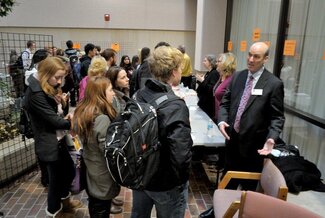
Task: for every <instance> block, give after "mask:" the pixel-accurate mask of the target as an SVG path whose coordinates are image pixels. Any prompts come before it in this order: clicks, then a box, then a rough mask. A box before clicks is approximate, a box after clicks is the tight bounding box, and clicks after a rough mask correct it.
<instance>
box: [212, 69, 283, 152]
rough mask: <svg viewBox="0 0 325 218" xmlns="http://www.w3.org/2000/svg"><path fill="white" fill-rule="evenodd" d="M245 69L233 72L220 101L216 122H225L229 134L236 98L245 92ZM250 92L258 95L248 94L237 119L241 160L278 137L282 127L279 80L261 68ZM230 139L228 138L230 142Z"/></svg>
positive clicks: (236, 103)
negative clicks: (241, 112)
mask: <svg viewBox="0 0 325 218" xmlns="http://www.w3.org/2000/svg"><path fill="white" fill-rule="evenodd" d="M247 75H248V70H243V71H240V72H236V73H235V74H234V75H233V79H232V81H231V82H230V85H229V87H228V89H227V91H226V93H225V95H224V97H223V99H222V101H221V104H220V110H219V117H218V123H219V122H221V121H225V122H227V123H228V124H229V125H230V128H228V129H227V131H228V134H230V135H231V131H234V130H233V125H234V122H235V118H236V114H237V110H238V107H239V103H240V99H241V96H242V94H243V91H244V89H245V84H246V79H247ZM254 89H262V90H263V93H262V95H251V96H250V98H249V100H248V102H247V105H246V107H245V110H244V112H243V114H242V116H241V120H240V130H239V133H238V134H239V149H240V151H239V152H240V154H241V155H243V156H244V157H250V156H252V155H257V151H256V150H257V149H261V148H262V147H263V146H264V143H265V141H266V140H267V139H268V138H272V139H274V140H275V141H276V140H277V139H278V138H279V135H280V133H281V131H282V128H283V125H284V120H285V118H284V106H283V99H284V89H283V83H282V81H281V80H280V79H279V78H277V77H276V76H274V75H273V74H271V73H270V72H269V71H268V70H266V69H264V71H263V73H262V75H261V76H260V78H259V80H258V81H257V83H256V85H255V87H254ZM230 140H231V139H230Z"/></svg>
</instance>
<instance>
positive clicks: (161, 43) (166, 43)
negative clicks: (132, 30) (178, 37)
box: [155, 42, 170, 49]
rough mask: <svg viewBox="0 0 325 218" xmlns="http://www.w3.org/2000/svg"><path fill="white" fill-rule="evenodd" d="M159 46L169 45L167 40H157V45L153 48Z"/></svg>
mask: <svg viewBox="0 0 325 218" xmlns="http://www.w3.org/2000/svg"><path fill="white" fill-rule="evenodd" d="M160 46H167V47H168V46H170V44H169V43H168V42H158V43H157V45H156V46H155V49H156V48H158V47H160Z"/></svg>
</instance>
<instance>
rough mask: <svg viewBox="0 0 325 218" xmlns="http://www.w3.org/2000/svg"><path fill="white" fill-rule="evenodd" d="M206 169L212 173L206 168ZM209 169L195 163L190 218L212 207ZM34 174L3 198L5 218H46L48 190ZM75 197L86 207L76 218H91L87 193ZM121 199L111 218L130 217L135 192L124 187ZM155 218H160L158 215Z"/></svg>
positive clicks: (0, 204)
mask: <svg viewBox="0 0 325 218" xmlns="http://www.w3.org/2000/svg"><path fill="white" fill-rule="evenodd" d="M204 166H205V165H204ZM205 169H206V170H209V169H207V168H206V167H205ZM205 169H204V168H203V167H202V164H201V163H200V162H194V163H193V165H192V171H191V176H190V188H189V199H188V208H187V209H186V214H185V217H186V218H194V217H195V218H196V217H198V215H199V214H200V213H201V212H203V211H205V210H206V209H207V208H209V207H211V206H212V195H213V191H214V186H215V185H213V184H212V183H211V182H210V180H209V178H208V177H207V174H206V173H205ZM34 174H35V173H34ZM34 174H32V176H31V177H30V179H28V180H27V181H26V182H23V183H21V184H19V185H17V186H16V187H15V188H13V189H12V190H9V191H7V192H6V193H5V194H4V195H3V196H1V198H0V211H1V212H4V214H5V218H13V217H15V218H23V217H28V218H35V217H42V218H44V217H46V215H45V208H46V205H47V202H46V199H47V189H44V188H43V187H42V185H41V184H40V175H39V174H36V175H34ZM210 175H211V174H210ZM212 177H213V173H212ZM210 179H211V177H210ZM212 179H213V178H212ZM73 198H74V199H80V200H81V201H82V202H83V203H84V204H85V207H84V208H80V209H78V210H77V212H76V214H75V216H76V217H77V218H82V217H89V215H88V210H87V206H86V205H87V194H86V193H85V192H82V193H80V194H79V195H75V196H73ZM118 198H120V199H123V200H124V205H123V213H121V214H117V215H111V218H122V217H123V218H126V217H130V215H131V207H132V192H131V190H129V189H126V188H122V190H121V192H120V195H119V197H118ZM152 217H156V216H155V213H154V212H153V213H152Z"/></svg>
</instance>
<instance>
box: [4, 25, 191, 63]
mask: <svg viewBox="0 0 325 218" xmlns="http://www.w3.org/2000/svg"><path fill="white" fill-rule="evenodd" d="M0 32H13V33H33V34H46V35H53V44H54V46H56V47H58V48H63V49H65V48H66V45H65V42H66V41H67V40H68V39H71V40H72V41H74V42H79V43H80V44H81V49H83V46H84V45H85V44H86V43H88V42H91V43H94V44H96V45H100V46H101V47H102V48H105V46H106V47H107V46H110V45H111V43H119V44H120V45H121V51H120V52H119V56H121V55H124V54H127V55H130V56H132V55H134V54H137V53H138V50H140V49H141V48H143V47H149V48H150V49H153V48H154V47H155V45H156V44H157V43H158V42H160V41H166V42H168V43H170V44H171V45H172V46H174V47H177V46H178V45H180V44H184V45H185V46H186V47H187V52H188V54H189V55H190V57H191V58H192V60H193V59H194V49H195V32H194V31H163V30H160V31H158V30H157V31H156V30H118V29H113V30H104V29H66V28H64V29H62V28H0Z"/></svg>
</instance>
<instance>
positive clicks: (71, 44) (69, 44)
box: [65, 40, 73, 48]
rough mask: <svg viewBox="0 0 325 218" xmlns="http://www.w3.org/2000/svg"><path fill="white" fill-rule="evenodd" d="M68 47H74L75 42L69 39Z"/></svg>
mask: <svg viewBox="0 0 325 218" xmlns="http://www.w3.org/2000/svg"><path fill="white" fill-rule="evenodd" d="M65 44H66V45H67V47H68V48H72V47H73V42H72V41H71V40H68V41H67V42H66V43H65Z"/></svg>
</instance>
